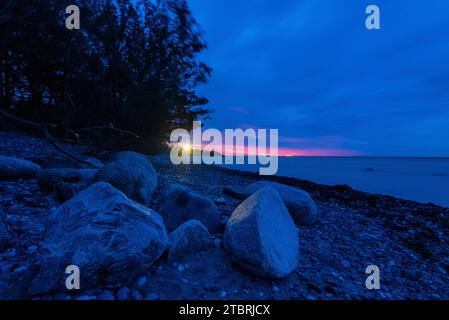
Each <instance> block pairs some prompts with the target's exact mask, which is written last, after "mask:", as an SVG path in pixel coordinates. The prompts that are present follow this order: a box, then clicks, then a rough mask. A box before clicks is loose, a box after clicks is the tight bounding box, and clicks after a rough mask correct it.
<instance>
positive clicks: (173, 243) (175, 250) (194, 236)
mask: <svg viewBox="0 0 449 320" xmlns="http://www.w3.org/2000/svg"><path fill="white" fill-rule="evenodd" d="M168 242H169V244H168V258H169V260H179V259H180V258H182V257H183V256H186V255H192V254H196V253H198V252H201V251H205V250H208V249H210V248H211V247H212V238H211V236H210V234H209V231H208V230H207V228H206V227H205V226H203V224H202V223H201V222H199V221H198V220H190V221H187V222H185V223H183V224H182V225H181V226H180V227H178V228H177V229H176V230H175V231H173V232H172V233H170V235H169V236H168Z"/></svg>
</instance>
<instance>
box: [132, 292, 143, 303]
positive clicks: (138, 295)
mask: <svg viewBox="0 0 449 320" xmlns="http://www.w3.org/2000/svg"><path fill="white" fill-rule="evenodd" d="M130 299H131V300H136V301H140V300H143V296H142V294H141V293H140V292H139V291H138V290H133V291H131V294H130Z"/></svg>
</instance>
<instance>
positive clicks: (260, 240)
mask: <svg viewBox="0 0 449 320" xmlns="http://www.w3.org/2000/svg"><path fill="white" fill-rule="evenodd" d="M223 244H224V247H225V250H226V252H227V253H228V254H229V256H230V258H231V259H232V261H234V262H235V263H236V264H238V265H239V266H240V267H241V268H243V269H244V270H247V271H249V272H251V273H253V274H255V275H257V276H259V277H264V278H283V277H286V276H288V275H289V274H290V273H291V272H292V271H293V270H295V268H296V267H297V265H298V259H299V238H298V229H297V228H296V226H295V224H294V222H293V220H292V218H291V216H290V214H289V213H288V211H287V208H286V207H285V204H284V202H283V201H282V198H281V196H280V195H279V193H278V192H277V191H276V190H275V189H274V188H272V187H267V188H263V189H261V190H259V191H257V192H256V193H255V194H253V195H252V196H250V197H249V198H248V199H246V200H245V201H244V202H243V203H242V204H240V205H239V206H238V207H237V209H235V211H234V212H233V213H232V216H231V218H230V219H229V222H228V224H227V225H226V229H225V233H224V239H223Z"/></svg>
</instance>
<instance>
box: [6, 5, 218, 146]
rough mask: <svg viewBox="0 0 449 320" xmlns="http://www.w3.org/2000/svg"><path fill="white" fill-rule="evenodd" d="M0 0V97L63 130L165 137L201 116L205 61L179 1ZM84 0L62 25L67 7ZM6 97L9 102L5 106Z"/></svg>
mask: <svg viewBox="0 0 449 320" xmlns="http://www.w3.org/2000/svg"><path fill="white" fill-rule="evenodd" d="M6 1H8V0H0V3H1V5H0V12H1V14H0V76H1V78H0V80H1V82H0V107H1V108H3V109H4V110H8V112H11V113H13V114H15V115H17V116H22V117H24V118H27V119H32V120H34V121H39V122H46V123H49V122H50V123H57V124H60V125H61V128H63V129H62V130H61V132H59V133H60V134H64V135H66V136H67V137H68V136H70V130H72V129H77V128H83V127H94V126H103V125H105V124H108V123H112V124H113V125H114V126H115V127H120V128H121V129H125V130H130V131H133V132H135V133H137V134H139V135H141V136H144V137H148V136H157V137H160V138H163V137H164V135H165V134H167V133H168V132H169V131H170V130H171V129H172V128H174V127H179V126H183V127H188V126H189V124H190V125H191V123H192V120H194V119H196V118H201V117H207V115H208V113H209V111H208V110H207V109H205V108H204V107H202V106H204V105H205V104H206V103H207V100H206V99H205V98H204V97H200V96H198V95H197V94H196V93H195V87H196V86H197V85H198V84H200V83H203V82H205V81H206V80H207V78H208V76H209V75H210V73H211V69H210V68H209V67H208V66H206V65H205V64H203V63H201V62H199V61H198V58H197V57H198V54H199V53H200V52H201V51H202V50H204V49H205V47H206V46H205V43H204V42H203V40H202V33H201V30H200V28H199V26H198V24H197V22H196V21H195V19H194V18H193V16H192V14H191V12H190V10H189V7H188V5H187V3H186V1H183V0H167V1H157V2H155V1H151V0H115V1H114V0H110V1H108V0H76V1H72V0H69V1H65V0H13V1H11V2H9V4H10V5H9V6H8V5H7V2H6ZM71 4H76V5H78V6H79V7H80V9H81V29H80V30H68V29H66V28H65V19H66V18H67V16H68V14H66V13H65V8H66V7H67V6H68V5H71ZM11 106H12V107H13V109H11Z"/></svg>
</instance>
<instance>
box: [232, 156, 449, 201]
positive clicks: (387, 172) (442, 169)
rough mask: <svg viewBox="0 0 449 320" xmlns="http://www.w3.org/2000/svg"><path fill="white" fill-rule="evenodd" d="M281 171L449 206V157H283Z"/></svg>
mask: <svg viewBox="0 0 449 320" xmlns="http://www.w3.org/2000/svg"><path fill="white" fill-rule="evenodd" d="M224 167H228V168H232V169H238V170H244V171H253V172H255V171H258V170H259V166H258V165H248V164H245V165H224ZM277 175H278V176H284V177H292V178H298V179H302V180H309V181H313V182H316V183H319V184H325V185H343V184H344V185H349V186H350V187H352V188H354V189H356V190H360V191H365V192H369V193H373V194H383V195H390V196H394V197H397V198H401V199H407V200H415V201H417V202H421V203H433V204H436V205H440V206H443V207H449V158H392V157H391V158H381V157H372V158H371V157H279V169H278V173H277Z"/></svg>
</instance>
